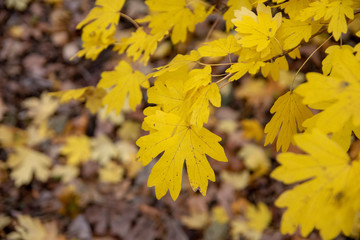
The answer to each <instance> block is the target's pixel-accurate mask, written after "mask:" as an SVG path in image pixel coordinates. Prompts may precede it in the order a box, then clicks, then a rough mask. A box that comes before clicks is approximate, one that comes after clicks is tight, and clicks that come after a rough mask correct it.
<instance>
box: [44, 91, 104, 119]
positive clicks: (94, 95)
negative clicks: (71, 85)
mask: <svg viewBox="0 0 360 240" xmlns="http://www.w3.org/2000/svg"><path fill="white" fill-rule="evenodd" d="M50 95H52V96H56V97H58V98H60V103H66V102H69V101H70V100H77V101H81V102H82V101H86V104H85V107H86V108H88V109H89V110H90V112H91V113H92V114H95V113H96V112H97V111H98V110H99V109H100V108H102V107H103V105H102V98H103V97H104V96H105V95H106V91H105V90H104V89H102V88H95V87H92V86H90V87H84V88H78V89H70V90H65V91H58V92H52V93H50Z"/></svg>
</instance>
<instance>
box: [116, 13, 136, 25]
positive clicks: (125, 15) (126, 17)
mask: <svg viewBox="0 0 360 240" xmlns="http://www.w3.org/2000/svg"><path fill="white" fill-rule="evenodd" d="M120 16H121V17H123V18H125V19H126V20H128V21H129V22H131V23H132V24H133V25H134V26H135V27H136V28H139V27H140V25H139V24H138V23H137V22H136V21H135V20H134V19H132V17H130V16H129V15H127V14H125V13H122V12H120Z"/></svg>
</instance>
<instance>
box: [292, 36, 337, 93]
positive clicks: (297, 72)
mask: <svg viewBox="0 0 360 240" xmlns="http://www.w3.org/2000/svg"><path fill="white" fill-rule="evenodd" d="M332 36H333V35H331V36H330V37H328V39H326V40H325V41H324V42H323V43H322V44H320V46H318V47H317V48H316V49H315V50H314V51H313V52H312V53H311V54H310V56H309V57H308V58H307V59H306V60H305V62H304V63H303V64H302V65H301V66H300V68H299V69H298V70H297V71H296V73H295V76H294V78H293V80H292V83H291V86H290V92H292V91H293V90H294V82H295V79H296V77H297V75H298V74H299V72H300V71H301V69H302V68H303V67H304V66H305V64H306V63H307V62H308V61H309V60H310V58H311V57H312V56H313V55H314V54H315V53H316V52H317V51H318V50H319V49H320V48H321V47H322V46H324V44H325V43H327V42H328V41H329V40H330V38H332Z"/></svg>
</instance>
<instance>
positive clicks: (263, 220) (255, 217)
mask: <svg viewBox="0 0 360 240" xmlns="http://www.w3.org/2000/svg"><path fill="white" fill-rule="evenodd" d="M246 218H247V219H248V225H249V227H250V228H251V229H253V230H256V231H258V232H262V231H264V230H265V229H266V228H267V227H268V226H269V223H270V222H271V218H272V216H271V212H270V211H269V208H268V207H267V206H266V204H265V203H263V202H260V203H259V204H258V205H257V206H255V205H249V206H248V208H247V209H246Z"/></svg>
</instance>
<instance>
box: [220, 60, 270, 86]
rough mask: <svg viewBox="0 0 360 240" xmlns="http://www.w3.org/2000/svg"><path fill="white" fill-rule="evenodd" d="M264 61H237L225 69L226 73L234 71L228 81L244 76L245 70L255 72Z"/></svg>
mask: <svg viewBox="0 0 360 240" xmlns="http://www.w3.org/2000/svg"><path fill="white" fill-rule="evenodd" d="M264 65H265V63H264V62H262V61H249V62H242V61H239V62H237V63H235V64H233V65H231V67H229V68H228V69H226V72H227V73H235V74H234V75H233V76H232V77H230V79H229V81H235V80H238V79H240V78H241V77H242V76H244V75H245V74H246V73H247V72H248V73H250V74H256V73H257V72H258V71H259V69H260V67H261V66H264Z"/></svg>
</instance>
